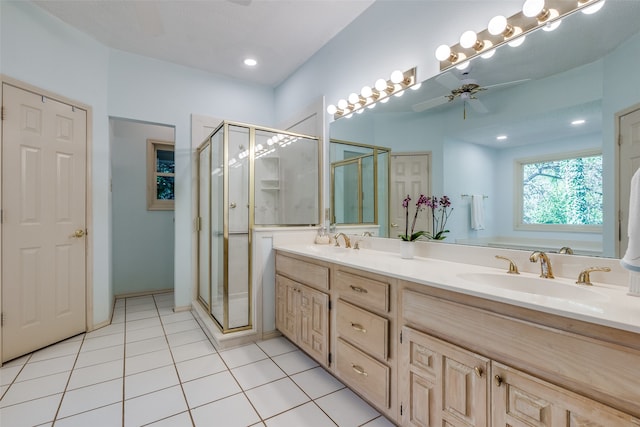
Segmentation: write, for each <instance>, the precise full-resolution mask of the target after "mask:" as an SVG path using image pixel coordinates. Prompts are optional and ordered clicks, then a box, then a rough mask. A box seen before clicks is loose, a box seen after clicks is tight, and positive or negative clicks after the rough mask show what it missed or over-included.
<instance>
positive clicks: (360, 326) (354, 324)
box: [351, 323, 367, 334]
mask: <svg viewBox="0 0 640 427" xmlns="http://www.w3.org/2000/svg"><path fill="white" fill-rule="evenodd" d="M351 327H352V328H353V329H355V330H356V331H358V332H362V333H363V334H366V333H367V330H366V329H365V328H363V327H362V325H359V324H357V323H351Z"/></svg>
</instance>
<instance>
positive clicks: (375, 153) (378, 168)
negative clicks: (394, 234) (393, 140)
mask: <svg viewBox="0 0 640 427" xmlns="http://www.w3.org/2000/svg"><path fill="white" fill-rule="evenodd" d="M389 151H390V150H389V149H388V148H385V147H377V146H372V145H366V144H359V143H355V142H349V141H341V140H333V139H332V140H331V148H330V159H331V222H332V223H334V224H349V225H354V224H379V229H378V233H377V234H378V236H381V237H388V236H389V227H388V224H389V219H388V218H389V213H388V212H389V198H388V194H389V191H388V188H389Z"/></svg>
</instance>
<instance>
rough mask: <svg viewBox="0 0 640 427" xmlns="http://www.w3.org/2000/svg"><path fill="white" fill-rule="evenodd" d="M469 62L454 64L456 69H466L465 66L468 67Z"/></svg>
mask: <svg viewBox="0 0 640 427" xmlns="http://www.w3.org/2000/svg"><path fill="white" fill-rule="evenodd" d="M469 64H470V61H465V62H463V63H462V64H458V65H456V68H457V69H458V70H466V69H467V68H469Z"/></svg>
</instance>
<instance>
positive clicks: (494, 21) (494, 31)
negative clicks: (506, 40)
mask: <svg viewBox="0 0 640 427" xmlns="http://www.w3.org/2000/svg"><path fill="white" fill-rule="evenodd" d="M506 29H507V18H505V17H504V16H502V15H498V16H494V17H493V18H491V21H489V25H488V27H487V30H489V34H491V35H494V36H497V35H498V34H502V33H503V32H504V30H506Z"/></svg>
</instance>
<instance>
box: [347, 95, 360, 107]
mask: <svg viewBox="0 0 640 427" xmlns="http://www.w3.org/2000/svg"><path fill="white" fill-rule="evenodd" d="M349 103H350V104H354V105H355V104H359V103H360V97H359V96H358V94H357V93H355V92H353V93H351V94H349Z"/></svg>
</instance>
